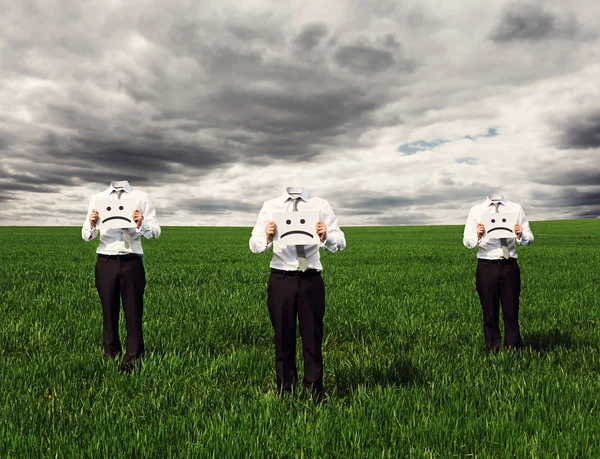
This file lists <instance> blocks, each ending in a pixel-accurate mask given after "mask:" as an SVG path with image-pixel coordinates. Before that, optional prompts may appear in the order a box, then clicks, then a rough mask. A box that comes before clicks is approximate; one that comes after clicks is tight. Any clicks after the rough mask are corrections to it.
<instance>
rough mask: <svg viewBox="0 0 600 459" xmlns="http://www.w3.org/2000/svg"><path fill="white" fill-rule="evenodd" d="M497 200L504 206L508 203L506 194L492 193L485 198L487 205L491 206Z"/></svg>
mask: <svg viewBox="0 0 600 459" xmlns="http://www.w3.org/2000/svg"><path fill="white" fill-rule="evenodd" d="M496 202H500V204H502V205H503V206H505V205H506V199H504V196H502V195H501V194H490V195H488V197H487V198H486V200H485V206H486V207H489V206H491V205H493V204H494V203H496Z"/></svg>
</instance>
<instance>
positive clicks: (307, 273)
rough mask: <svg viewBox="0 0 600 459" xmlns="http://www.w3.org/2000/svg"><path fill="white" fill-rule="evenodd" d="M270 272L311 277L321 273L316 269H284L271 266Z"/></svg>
mask: <svg viewBox="0 0 600 459" xmlns="http://www.w3.org/2000/svg"><path fill="white" fill-rule="evenodd" d="M271 274H281V275H282V276H292V277H311V276H316V275H317V274H321V271H319V270H318V269H307V270H306V271H300V270H297V271H286V270H284V269H275V268H271Z"/></svg>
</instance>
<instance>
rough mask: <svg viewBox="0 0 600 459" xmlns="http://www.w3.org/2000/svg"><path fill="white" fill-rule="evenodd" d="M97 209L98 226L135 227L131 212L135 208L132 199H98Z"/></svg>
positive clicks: (106, 227) (104, 227) (134, 202)
mask: <svg viewBox="0 0 600 459" xmlns="http://www.w3.org/2000/svg"><path fill="white" fill-rule="evenodd" d="M96 209H97V210H98V227H99V228H100V229H108V228H135V227H136V224H135V222H134V221H133V218H132V216H133V212H134V210H136V201H135V200H134V199H100V200H98V201H97V202H96Z"/></svg>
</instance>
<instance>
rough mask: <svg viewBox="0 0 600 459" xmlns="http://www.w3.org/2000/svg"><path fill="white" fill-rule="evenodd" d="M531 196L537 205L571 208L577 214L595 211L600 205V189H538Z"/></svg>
mask: <svg viewBox="0 0 600 459" xmlns="http://www.w3.org/2000/svg"><path fill="white" fill-rule="evenodd" d="M531 196H532V200H533V203H534V204H535V205H536V206H540V207H547V208H554V209H565V208H566V209H571V210H572V211H573V213H575V214H577V213H582V212H583V213H589V212H592V213H593V212H594V211H595V210H596V209H598V208H599V207H600V191H580V190H578V189H577V188H575V187H565V188H560V189H558V190H556V191H554V192H547V191H536V192H534V193H532V195H531ZM587 216H590V215H587Z"/></svg>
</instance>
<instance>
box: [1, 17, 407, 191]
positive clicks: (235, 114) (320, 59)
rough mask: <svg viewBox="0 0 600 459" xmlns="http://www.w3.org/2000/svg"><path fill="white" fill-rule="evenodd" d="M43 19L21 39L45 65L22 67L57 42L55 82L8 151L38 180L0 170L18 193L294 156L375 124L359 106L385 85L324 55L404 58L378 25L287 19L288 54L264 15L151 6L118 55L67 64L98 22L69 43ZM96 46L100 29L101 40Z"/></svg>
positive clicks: (278, 27) (377, 65)
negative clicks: (376, 33)
mask: <svg viewBox="0 0 600 459" xmlns="http://www.w3.org/2000/svg"><path fill="white" fill-rule="evenodd" d="M69 11H71V13H72V14H71V13H70V14H71V16H73V15H75V16H73V17H71V16H69V17H70V18H71V20H73V21H75V22H77V20H79V19H81V18H80V15H79V13H80V12H81V11H80V8H79V7H75V6H74V8H73V9H72V10H69ZM34 13H35V12H32V13H31V14H34ZM34 16H35V14H34ZM78 18H79V19H78ZM113 19H114V18H113ZM54 20H55V26H54V27H51V28H50V29H49V30H47V31H46V32H47V35H48V36H47V37H46V38H45V39H44V40H41V39H40V40H36V39H33V40H32V43H31V45H30V47H31V48H32V49H36V50H37V52H38V53H39V54H40V55H48V56H49V58H48V60H47V63H43V64H40V63H37V64H36V65H37V68H36V65H34V64H35V63H34V62H33V61H31V62H29V61H28V62H27V66H26V68H25V67H24V68H23V70H22V71H23V72H24V73H26V74H29V75H31V74H33V73H36V71H37V70H40V68H41V67H40V66H42V67H44V66H46V65H50V66H51V65H52V63H53V62H54V61H53V58H52V56H57V53H58V55H60V61H59V62H60V65H61V66H62V67H63V68H64V70H63V72H64V73H61V70H60V68H57V69H53V71H54V76H55V78H56V79H57V81H59V82H60V85H61V90H60V91H57V90H56V89H55V87H51V88H49V89H50V90H49V91H45V92H40V96H41V97H42V98H41V102H40V103H39V104H37V105H35V106H34V105H32V106H31V107H32V110H35V116H36V121H39V123H40V125H41V126H44V127H43V128H40V129H38V130H37V131H35V133H36V136H37V137H36V139H37V140H35V141H30V142H31V145H32V146H33V148H32V149H31V152H26V153H21V154H22V158H23V159H29V160H30V162H31V165H30V167H29V168H28V172H29V173H30V175H34V176H36V177H35V179H37V180H38V182H39V183H31V181H29V182H26V183H25V184H19V182H18V180H16V179H15V178H12V179H11V178H9V179H8V180H6V181H5V182H6V183H5V186H6V187H13V188H15V189H21V190H23V191H34V190H37V191H46V189H45V188H44V184H48V185H73V184H79V185H80V184H82V183H87V182H95V183H107V182H109V181H110V180H113V179H114V177H115V176H116V175H119V176H120V177H127V178H129V179H130V180H132V181H135V182H136V183H140V184H148V183H152V184H160V183H165V182H168V181H169V180H170V178H172V177H174V176H177V178H178V180H181V181H184V182H185V181H186V179H187V180H196V179H197V178H198V176H200V175H203V174H206V173H209V172H211V171H212V170H214V169H216V168H221V167H226V166H228V165H230V164H239V163H246V164H260V165H265V164H268V163H271V162H277V161H285V162H286V163H290V162H303V161H308V160H313V159H315V158H316V157H318V156H319V155H321V154H322V153H323V152H324V151H326V150H327V149H328V148H330V147H334V146H344V147H349V148H352V147H355V146H356V145H357V144H358V140H359V138H360V137H361V135H362V133H363V132H364V131H365V130H369V129H372V128H373V127H375V126H376V124H377V123H378V122H377V121H375V120H376V118H375V117H374V116H373V115H374V113H375V112H376V111H377V110H378V109H379V108H381V107H383V106H385V105H386V104H387V102H388V101H387V98H386V94H385V91H382V89H381V86H380V85H378V84H377V83H378V82H377V80H376V79H371V78H367V79H365V78H359V79H356V78H354V77H353V76H352V75H349V74H348V73H347V72H346V71H340V70H339V69H337V70H336V69H332V68H331V66H327V65H325V64H324V63H325V62H328V61H330V60H331V59H336V60H337V61H338V63H339V64H340V65H341V66H343V67H344V68H346V69H349V70H350V71H351V72H352V73H357V74H361V73H365V72H366V73H371V72H380V71H383V70H385V69H388V68H391V67H394V68H395V69H397V70H398V69H400V70H407V69H408V68H409V67H410V68H412V65H413V64H412V62H409V61H408V60H406V59H405V58H404V57H403V55H402V49H401V45H400V43H399V42H398V41H397V39H396V38H395V36H394V35H391V34H388V35H385V36H383V37H380V38H377V39H375V40H372V41H369V40H366V39H365V40H362V41H361V42H351V43H345V42H344V39H342V38H340V39H338V40H336V41H335V43H333V42H332V43H329V42H328V43H327V45H326V46H322V47H321V46H318V44H319V43H320V42H321V41H322V40H323V38H324V37H325V36H326V35H328V34H329V29H328V26H327V25H326V24H325V23H308V24H306V25H304V26H300V27H299V28H296V29H295V32H293V33H295V35H291V37H294V38H291V40H292V41H291V42H292V44H293V45H294V46H295V47H296V48H297V49H301V50H304V51H310V52H309V53H300V55H294V54H290V53H289V51H288V50H287V42H286V40H284V39H282V37H285V35H284V34H283V32H282V30H283V29H282V24H281V23H276V22H273V20H272V19H269V17H265V18H263V17H258V18H257V21H248V22H243V21H241V20H240V19H239V18H233V19H231V20H230V21H229V22H228V21H227V20H225V21H224V22H220V23H215V24H213V23H211V21H209V20H207V19H189V18H188V17H187V16H186V15H177V14H174V13H173V12H171V11H168V12H166V13H165V17H164V18H162V19H161V20H160V21H159V20H158V19H157V17H156V15H150V16H148V17H147V16H144V14H142V15H141V16H140V18H139V21H137V22H136V24H137V27H138V28H137V29H135V30H134V29H132V30H131V31H130V32H133V33H134V35H135V34H137V35H135V37H137V38H135V40H137V41H135V40H134V41H135V43H137V44H136V45H135V46H136V47H137V48H135V49H140V50H141V51H138V54H135V53H134V54H133V55H132V56H131V60H125V61H119V60H115V61H114V62H113V61H111V60H110V59H108V58H106V59H105V60H104V61H103V62H102V63H100V64H99V65H96V66H95V67H81V65H82V61H81V59H80V56H81V55H82V54H86V52H87V51H86V49H87V50H88V51H89V52H90V53H92V51H91V50H92V49H96V48H97V46H96V45H98V42H97V38H98V36H99V35H98V33H97V32H98V31H95V32H94V33H92V34H90V36H89V37H88V39H87V41H86V40H84V43H81V44H80V45H77V46H76V47H77V49H76V50H71V49H70V48H69V47H70V46H75V45H68V46H67V45H66V44H65V43H66V42H65V40H66V38H68V37H70V35H69V34H67V33H66V32H63V27H61V26H60V24H61V18H60V17H56V18H55V19H54ZM117 22H119V21H117ZM121 22H122V20H121ZM40 24H41V25H40V26H41V27H43V26H44V23H43V22H41V23H40ZM291 32H292V31H288V32H287V33H288V36H290V33H291ZM53 34H54V35H53ZM65 34H66V35H65ZM274 37H279V38H280V39H279V40H274ZM88 41H89V43H88ZM125 43H127V41H126V40H125V41H124V42H123V43H119V44H118V48H117V49H119V51H118V52H124V51H125V47H124V45H125ZM338 45H339V47H338V48H335V46H338ZM110 46H111V41H110V39H107V42H106V43H105V44H104V47H105V48H106V49H105V52H108V51H109V49H110ZM115 46H116V44H115ZM121 48H123V50H121ZM317 48H318V51H317ZM94 56H95V54H94ZM57 58H58V57H57ZM15 59H16V57H15ZM25 60H27V59H25ZM85 72H87V74H88V75H87V76H86V74H85ZM69 75H77V76H78V78H77V79H73V78H70V76H69ZM86 78H87V79H86ZM61 79H62V81H61ZM109 101H110V102H109ZM24 126H27V125H23V126H19V127H17V128H16V129H15V130H19V129H22V130H23V131H22V132H21V133H20V134H19V133H17V134H15V135H16V136H17V138H20V139H21V141H22V142H23V141H26V140H25V139H26V138H27V137H31V132H33V131H31V129H32V128H31V126H30V125H29V126H28V127H27V129H29V130H30V131H26V130H25V127H24ZM55 127H56V128H55ZM43 129H46V130H47V131H48V132H46V134H45V135H42V134H40V132H41V133H43ZM0 130H2V127H0ZM8 130H9V128H7V131H8ZM38 131H39V132H38ZM67 132H68V133H67ZM0 134H2V132H0ZM15 148H16V147H15ZM39 163H47V164H51V165H52V166H50V167H51V168H53V169H56V171H58V170H61V171H62V172H63V176H64V177H68V179H61V178H60V177H61V176H60V175H59V174H58V173H55V174H54V175H53V176H50V175H43V174H42V171H41V170H40V168H39V167H38V166H37V164H39ZM24 172H25V171H24V170H21V171H18V173H20V174H23V173H24ZM36 174H37V175H36ZM53 177H54V180H52V178H53ZM32 180H34V179H32ZM19 187H20V188H19Z"/></svg>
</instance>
